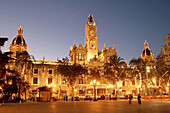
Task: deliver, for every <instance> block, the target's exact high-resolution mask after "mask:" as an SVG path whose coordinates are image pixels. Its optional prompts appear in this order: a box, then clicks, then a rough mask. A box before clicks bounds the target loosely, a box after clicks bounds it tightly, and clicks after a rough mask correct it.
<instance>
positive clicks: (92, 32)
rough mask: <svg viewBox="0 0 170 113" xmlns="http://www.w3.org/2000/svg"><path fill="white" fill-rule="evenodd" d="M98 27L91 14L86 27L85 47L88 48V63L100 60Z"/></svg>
mask: <svg viewBox="0 0 170 113" xmlns="http://www.w3.org/2000/svg"><path fill="white" fill-rule="evenodd" d="M96 31H97V27H96V23H95V22H94V20H93V15H91V14H89V16H88V22H87V24H86V27H85V45H86V47H87V61H90V59H92V58H98V51H97V33H96Z"/></svg>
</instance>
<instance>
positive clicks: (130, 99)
mask: <svg viewBox="0 0 170 113" xmlns="http://www.w3.org/2000/svg"><path fill="white" fill-rule="evenodd" d="M132 99H133V96H132V95H129V104H131V103H132Z"/></svg>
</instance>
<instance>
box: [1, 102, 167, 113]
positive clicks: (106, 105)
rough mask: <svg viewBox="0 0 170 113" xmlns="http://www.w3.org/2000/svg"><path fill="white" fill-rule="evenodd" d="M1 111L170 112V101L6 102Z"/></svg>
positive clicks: (48, 112) (63, 112) (8, 112)
mask: <svg viewBox="0 0 170 113" xmlns="http://www.w3.org/2000/svg"><path fill="white" fill-rule="evenodd" d="M0 113H170V101H163V102H161V101H142V104H141V105H138V103H137V101H132V104H129V103H128V101H97V102H93V101H91V102H90V101H85V102H84V101H80V102H43V103H42V102H40V103H38V102H35V103H22V104H18V103H5V104H4V105H2V106H0Z"/></svg>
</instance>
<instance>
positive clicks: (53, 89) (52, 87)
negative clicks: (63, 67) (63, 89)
mask: <svg viewBox="0 0 170 113" xmlns="http://www.w3.org/2000/svg"><path fill="white" fill-rule="evenodd" d="M48 87H49V88H50V89H51V93H52V94H51V95H52V96H53V92H55V88H56V85H54V84H50V85H48Z"/></svg>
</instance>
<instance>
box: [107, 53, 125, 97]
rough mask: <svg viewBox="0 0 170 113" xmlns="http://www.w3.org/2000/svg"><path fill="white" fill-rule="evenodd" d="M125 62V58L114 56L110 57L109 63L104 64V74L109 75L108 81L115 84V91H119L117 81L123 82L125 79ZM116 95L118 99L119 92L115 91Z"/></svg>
mask: <svg viewBox="0 0 170 113" xmlns="http://www.w3.org/2000/svg"><path fill="white" fill-rule="evenodd" d="M123 60H124V59H123V58H121V57H118V56H117V55H113V56H111V57H110V59H109V62H108V63H105V64H104V72H105V74H106V75H107V78H108V80H109V81H110V82H112V83H113V84H115V86H116V89H115V90H117V89H118V86H117V81H119V80H123V79H124V77H125V76H124V75H125V74H124V69H123V68H124V67H125V66H126V63H125V62H124V61H123ZM115 93H116V94H115V95H116V97H117V96H118V90H117V91H115Z"/></svg>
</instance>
